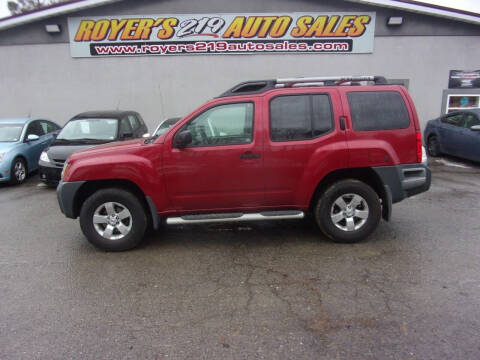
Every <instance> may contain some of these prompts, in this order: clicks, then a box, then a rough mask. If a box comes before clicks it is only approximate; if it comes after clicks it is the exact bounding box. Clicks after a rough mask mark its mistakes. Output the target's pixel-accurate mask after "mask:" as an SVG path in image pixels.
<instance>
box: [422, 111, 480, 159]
mask: <svg viewBox="0 0 480 360" xmlns="http://www.w3.org/2000/svg"><path fill="white" fill-rule="evenodd" d="M423 139H424V141H425V144H426V148H427V152H428V154H429V155H430V156H434V157H435V156H440V155H441V154H447V155H453V156H457V157H460V158H463V159H468V160H471V161H476V162H480V109H472V110H463V111H455V112H451V113H449V114H446V115H443V116H441V117H439V118H438V119H434V120H430V121H429V122H428V123H427V127H426V128H425V131H424V133H423Z"/></svg>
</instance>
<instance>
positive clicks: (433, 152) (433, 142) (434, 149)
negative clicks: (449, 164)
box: [427, 135, 441, 157]
mask: <svg viewBox="0 0 480 360" xmlns="http://www.w3.org/2000/svg"><path fill="white" fill-rule="evenodd" d="M427 152H428V155H430V156H432V157H437V156H440V154H441V153H440V144H439V143H438V138H437V137H436V136H435V135H432V136H430V137H429V138H428V141H427Z"/></svg>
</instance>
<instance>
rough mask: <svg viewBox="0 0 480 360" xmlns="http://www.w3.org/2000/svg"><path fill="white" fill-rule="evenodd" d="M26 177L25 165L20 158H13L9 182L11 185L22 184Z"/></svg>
mask: <svg viewBox="0 0 480 360" xmlns="http://www.w3.org/2000/svg"><path fill="white" fill-rule="evenodd" d="M26 178H27V166H26V165H25V161H24V160H23V159H22V158H16V159H15V160H13V163H12V168H11V170H10V183H11V184H12V185H15V184H22V183H23V182H24V181H25V179H26Z"/></svg>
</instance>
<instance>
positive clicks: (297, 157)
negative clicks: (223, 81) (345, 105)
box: [264, 88, 348, 208]
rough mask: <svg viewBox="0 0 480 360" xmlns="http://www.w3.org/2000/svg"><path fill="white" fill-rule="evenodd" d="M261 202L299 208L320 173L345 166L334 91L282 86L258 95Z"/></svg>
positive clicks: (336, 93)
mask: <svg viewBox="0 0 480 360" xmlns="http://www.w3.org/2000/svg"><path fill="white" fill-rule="evenodd" d="M264 109H265V111H266V115H265V124H266V126H267V127H268V131H266V132H265V135H264V142H265V205H266V206H272V207H277V208H278V207H297V208H298V207H304V206H305V205H307V204H306V201H308V200H307V199H309V195H311V192H312V191H313V188H312V187H314V186H315V185H316V184H314V182H315V181H316V180H318V178H319V177H321V175H320V174H323V173H325V172H328V171H330V170H331V169H335V168H344V167H346V164H347V154H348V151H347V146H346V143H345V133H344V132H343V131H341V130H340V129H339V128H338V125H337V127H336V126H335V124H336V123H337V124H338V122H339V119H340V117H341V116H342V115H343V113H342V110H341V103H340V98H339V95H338V92H337V91H336V90H335V89H328V88H318V89H309V90H306V89H300V88H299V89H291V88H290V89H288V90H283V91H276V92H275V93H270V94H268V95H266V96H265V98H264Z"/></svg>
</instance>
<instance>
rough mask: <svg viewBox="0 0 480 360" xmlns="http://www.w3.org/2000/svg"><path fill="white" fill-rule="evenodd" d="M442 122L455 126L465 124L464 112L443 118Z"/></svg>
mask: <svg viewBox="0 0 480 360" xmlns="http://www.w3.org/2000/svg"><path fill="white" fill-rule="evenodd" d="M442 122H443V123H445V124H449V125H453V126H463V124H464V122H463V114H455V115H449V116H446V117H444V118H443V119H442Z"/></svg>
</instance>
